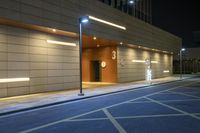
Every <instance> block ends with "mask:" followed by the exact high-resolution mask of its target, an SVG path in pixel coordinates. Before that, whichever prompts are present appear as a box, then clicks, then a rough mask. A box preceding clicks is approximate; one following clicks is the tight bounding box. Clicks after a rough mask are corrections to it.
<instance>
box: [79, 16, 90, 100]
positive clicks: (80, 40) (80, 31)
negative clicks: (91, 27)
mask: <svg viewBox="0 0 200 133" xmlns="http://www.w3.org/2000/svg"><path fill="white" fill-rule="evenodd" d="M88 22H89V17H88V16H83V17H80V18H79V67H80V68H79V69H80V93H79V94H78V95H79V96H84V93H83V87H82V24H85V23H88Z"/></svg>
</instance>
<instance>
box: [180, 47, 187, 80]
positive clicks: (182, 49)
mask: <svg viewBox="0 0 200 133" xmlns="http://www.w3.org/2000/svg"><path fill="white" fill-rule="evenodd" d="M185 50H186V49H185V48H181V50H180V79H182V53H183V52H184V51H185Z"/></svg>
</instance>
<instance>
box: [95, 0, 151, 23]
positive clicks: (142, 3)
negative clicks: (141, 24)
mask: <svg viewBox="0 0 200 133" xmlns="http://www.w3.org/2000/svg"><path fill="white" fill-rule="evenodd" d="M99 1H101V2H103V3H105V4H107V5H109V6H111V7H113V8H116V9H118V10H120V11H122V12H124V13H126V14H128V15H130V16H133V17H135V18H138V19H140V20H143V21H145V22H147V23H150V24H152V6H151V5H152V2H151V0H99Z"/></svg>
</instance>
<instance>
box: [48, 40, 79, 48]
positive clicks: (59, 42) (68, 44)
mask: <svg viewBox="0 0 200 133" xmlns="http://www.w3.org/2000/svg"><path fill="white" fill-rule="evenodd" d="M47 43H51V44H59V45H66V46H74V47H75V46H76V43H70V42H61V41H55V40H47Z"/></svg>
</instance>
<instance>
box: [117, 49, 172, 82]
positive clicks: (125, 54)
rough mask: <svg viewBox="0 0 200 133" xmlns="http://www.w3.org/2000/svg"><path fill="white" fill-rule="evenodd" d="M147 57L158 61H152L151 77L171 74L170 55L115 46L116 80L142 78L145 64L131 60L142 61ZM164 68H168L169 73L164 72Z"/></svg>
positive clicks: (126, 80)
mask: <svg viewBox="0 0 200 133" xmlns="http://www.w3.org/2000/svg"><path fill="white" fill-rule="evenodd" d="M147 58H151V60H152V61H157V62H158V63H156V64H154V63H152V78H153V79H154V78H161V77H166V76H170V75H172V55H169V54H163V53H157V52H149V51H144V50H141V49H133V48H128V47H123V46H120V47H118V48H117V61H118V62H117V68H118V82H129V81H137V80H144V79H145V70H146V67H147V65H146V64H145V63H139V62H132V60H143V61H144V60H145V59H147ZM164 70H169V73H164V72H163V71H164Z"/></svg>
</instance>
